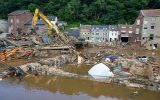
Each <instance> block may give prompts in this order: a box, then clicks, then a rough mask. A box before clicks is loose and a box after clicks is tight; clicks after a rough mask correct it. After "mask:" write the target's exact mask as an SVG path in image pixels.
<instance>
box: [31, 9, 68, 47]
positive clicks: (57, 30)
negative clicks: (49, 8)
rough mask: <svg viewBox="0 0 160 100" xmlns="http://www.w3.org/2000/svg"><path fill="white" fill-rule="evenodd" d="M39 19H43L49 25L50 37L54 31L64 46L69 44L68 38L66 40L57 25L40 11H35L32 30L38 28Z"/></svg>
mask: <svg viewBox="0 0 160 100" xmlns="http://www.w3.org/2000/svg"><path fill="white" fill-rule="evenodd" d="M38 17H40V18H41V19H43V20H44V21H45V23H46V24H47V25H48V30H49V32H48V35H51V33H52V30H54V31H55V33H56V35H57V37H59V38H60V39H61V41H62V42H63V43H64V44H67V43H68V42H69V40H68V38H66V37H65V36H64V35H63V34H61V32H60V31H59V29H58V27H57V26H56V25H55V24H52V23H51V22H50V21H49V19H48V18H47V17H46V16H45V15H44V14H43V13H41V12H40V11H39V9H35V13H34V17H33V20H32V28H33V29H34V28H35V27H36V23H37V21H38Z"/></svg>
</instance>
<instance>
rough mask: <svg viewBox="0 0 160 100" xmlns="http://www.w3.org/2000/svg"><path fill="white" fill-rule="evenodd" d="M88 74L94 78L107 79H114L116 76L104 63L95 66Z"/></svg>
mask: <svg viewBox="0 0 160 100" xmlns="http://www.w3.org/2000/svg"><path fill="white" fill-rule="evenodd" d="M88 74H89V75H91V76H92V77H93V78H95V79H97V78H106V77H113V76H114V74H113V73H112V72H111V71H110V69H109V68H108V67H107V66H106V65H104V64H103V63H100V64H96V65H94V66H93V67H92V68H91V69H90V70H89V71H88Z"/></svg>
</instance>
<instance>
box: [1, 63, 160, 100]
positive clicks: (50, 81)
mask: <svg viewBox="0 0 160 100" xmlns="http://www.w3.org/2000/svg"><path fill="white" fill-rule="evenodd" d="M24 63H27V62H24ZM11 65H13V64H11ZM15 65H17V63H16V64H15ZM62 67H63V68H62V69H63V70H65V71H68V72H74V73H76V74H79V75H87V71H88V70H89V69H90V68H91V66H88V65H82V66H80V67H77V66H71V65H69V66H66V65H65V66H62ZM159 98H160V92H155V91H149V90H143V89H137V88H136V89H135V88H128V87H125V86H118V85H111V84H106V83H100V82H95V81H91V80H87V79H77V78H68V77H60V76H31V75H28V76H26V77H25V78H24V79H23V80H21V81H20V80H19V79H18V78H13V77H12V78H6V79H4V80H2V81H0V100H160V99H159Z"/></svg>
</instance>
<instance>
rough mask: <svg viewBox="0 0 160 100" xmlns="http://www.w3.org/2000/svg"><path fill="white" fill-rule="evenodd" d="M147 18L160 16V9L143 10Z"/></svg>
mask: <svg viewBox="0 0 160 100" xmlns="http://www.w3.org/2000/svg"><path fill="white" fill-rule="evenodd" d="M141 13H142V15H143V16H145V17H152V16H160V9H150V10H141Z"/></svg>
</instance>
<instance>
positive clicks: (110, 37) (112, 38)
mask: <svg viewBox="0 0 160 100" xmlns="http://www.w3.org/2000/svg"><path fill="white" fill-rule="evenodd" d="M115 40H118V31H109V34H108V41H110V42H112V41H115Z"/></svg>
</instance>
